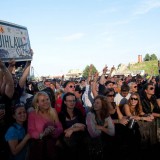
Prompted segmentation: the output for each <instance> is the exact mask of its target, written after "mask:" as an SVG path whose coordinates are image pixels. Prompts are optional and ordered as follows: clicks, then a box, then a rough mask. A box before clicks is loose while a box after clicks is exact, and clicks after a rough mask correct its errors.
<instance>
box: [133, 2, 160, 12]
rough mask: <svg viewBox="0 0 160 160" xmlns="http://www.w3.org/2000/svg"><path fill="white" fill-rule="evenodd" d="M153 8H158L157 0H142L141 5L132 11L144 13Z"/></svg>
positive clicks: (159, 6) (159, 5) (159, 3)
mask: <svg viewBox="0 0 160 160" xmlns="http://www.w3.org/2000/svg"><path fill="white" fill-rule="evenodd" d="M155 8H160V1H159V0H158V1H157V0H144V1H143V3H142V4H141V6H139V8H137V10H136V11H135V12H134V14H135V15H139V14H146V13H148V12H150V11H151V10H153V9H155Z"/></svg>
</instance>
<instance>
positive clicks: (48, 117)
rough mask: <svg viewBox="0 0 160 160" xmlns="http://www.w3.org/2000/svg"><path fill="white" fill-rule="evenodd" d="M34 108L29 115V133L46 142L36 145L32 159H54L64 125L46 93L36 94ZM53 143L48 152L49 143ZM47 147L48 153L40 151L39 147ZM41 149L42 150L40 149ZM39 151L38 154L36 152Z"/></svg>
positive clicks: (34, 137)
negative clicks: (55, 148)
mask: <svg viewBox="0 0 160 160" xmlns="http://www.w3.org/2000/svg"><path fill="white" fill-rule="evenodd" d="M32 104H33V107H34V108H35V110H34V111H33V112H30V113H29V117H28V132H29V134H30V135H31V137H32V138H33V139H35V140H38V139H40V140H43V141H44V142H43V143H42V144H40V145H38V146H37V145H36V147H34V148H33V149H32V151H33V152H32V154H31V156H30V158H31V159H36V158H37V156H38V157H41V159H45V158H48V157H52V158H53V157H54V147H55V145H56V142H57V140H58V137H59V136H60V135H61V133H62V132H63V128H62V125H61V123H60V121H59V118H58V114H57V112H56V110H55V109H54V108H52V107H51V102H50V99H49V96H48V95H47V93H45V92H38V93H36V94H35V96H34V98H33V101H32ZM48 142H49V143H50V142H53V143H52V144H51V146H50V147H49V150H50V151H51V152H49V151H48V150H47V147H46V146H47V145H48V144H47V143H48ZM44 144H45V145H46V146H45V148H46V151H45V153H44V150H42V151H41V150H39V149H38V148H37V147H41V145H42V148H43V147H44V146H43V145H44ZM40 149H41V148H40ZM36 151H37V152H36Z"/></svg>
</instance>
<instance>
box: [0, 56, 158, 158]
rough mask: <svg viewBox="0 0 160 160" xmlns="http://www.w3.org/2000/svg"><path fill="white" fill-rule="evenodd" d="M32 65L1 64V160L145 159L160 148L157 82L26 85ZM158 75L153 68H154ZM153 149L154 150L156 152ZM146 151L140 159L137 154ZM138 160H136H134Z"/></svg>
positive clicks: (114, 79)
mask: <svg viewBox="0 0 160 160" xmlns="http://www.w3.org/2000/svg"><path fill="white" fill-rule="evenodd" d="M30 67H31V61H27V62H26V64H25V66H24V67H23V70H22V74H21V75H19V74H18V76H17V72H16V61H15V60H14V59H12V60H10V61H9V62H8V65H7V66H6V65H5V64H4V63H3V62H2V61H0V159H1V160H32V159H33V160H64V159H70V160H72V159H82V158H84V159H89V160H96V159H97V160H103V159H107V158H113V159H115V158H116V157H117V156H118V157H120V158H123V159H135V158H136V159H147V158H149V156H150V155H151V156H152V157H154V156H155V155H156V154H155V152H154V149H155V148H154V147H153V146H155V145H156V146H158V145H159V143H160V135H159V130H160V125H159V124H160V123H159V122H160V121H159V119H160V78H159V76H157V77H155V76H153V75H150V77H149V78H148V76H141V75H139V74H137V75H136V76H131V75H129V76H126V77H119V76H111V75H112V72H113V69H114V68H112V69H111V71H110V74H106V73H107V67H104V68H103V73H102V75H99V74H98V73H95V74H94V75H92V65H90V68H89V73H88V77H86V78H82V79H80V80H79V81H77V80H75V79H70V80H64V77H62V79H61V80H57V79H45V80H44V81H41V82H35V81H28V79H27V77H28V76H29V72H30ZM157 69H158V67H157ZM156 149H157V148H156ZM143 150H144V151H147V152H145V154H144V153H143V154H142V153H141V151H143ZM139 155H140V156H139ZM144 157H145V158H144Z"/></svg>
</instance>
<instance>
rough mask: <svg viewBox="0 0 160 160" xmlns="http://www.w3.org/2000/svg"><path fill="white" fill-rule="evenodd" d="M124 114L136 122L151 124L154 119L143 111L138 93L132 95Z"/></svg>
mask: <svg viewBox="0 0 160 160" xmlns="http://www.w3.org/2000/svg"><path fill="white" fill-rule="evenodd" d="M124 114H125V115H126V116H128V117H130V118H132V119H134V120H136V121H139V120H142V121H149V122H151V121H152V120H153V119H154V117H153V116H152V115H148V116H146V115H145V113H144V112H143V110H142V105H141V101H140V97H139V94H138V93H132V94H131V96H130V98H129V100H128V103H127V104H125V105H124Z"/></svg>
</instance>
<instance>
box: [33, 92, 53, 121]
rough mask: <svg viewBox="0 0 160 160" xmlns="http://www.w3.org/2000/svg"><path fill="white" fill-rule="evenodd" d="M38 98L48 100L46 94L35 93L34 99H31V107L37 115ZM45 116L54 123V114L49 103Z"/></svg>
mask: <svg viewBox="0 0 160 160" xmlns="http://www.w3.org/2000/svg"><path fill="white" fill-rule="evenodd" d="M39 96H47V97H48V99H49V96H48V94H47V93H46V92H44V91H40V92H37V93H36V94H35V95H34V97H33V100H32V106H33V107H34V109H35V112H36V113H37V114H38V111H39V107H38V106H37V102H38V98H39ZM49 101H50V99H49ZM47 114H48V115H49V117H50V118H51V119H52V120H53V121H54V112H53V108H52V107H51V101H50V103H49V109H48V111H47Z"/></svg>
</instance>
